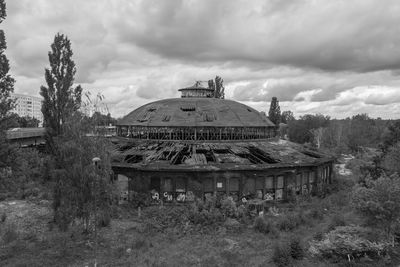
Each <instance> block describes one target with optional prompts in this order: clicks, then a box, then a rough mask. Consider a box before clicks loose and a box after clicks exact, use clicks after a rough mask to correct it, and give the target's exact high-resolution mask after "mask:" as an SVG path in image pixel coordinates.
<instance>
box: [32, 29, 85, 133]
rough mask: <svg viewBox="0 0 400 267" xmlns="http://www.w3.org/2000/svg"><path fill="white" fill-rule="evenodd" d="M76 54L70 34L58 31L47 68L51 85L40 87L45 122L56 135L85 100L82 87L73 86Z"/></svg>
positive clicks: (48, 82)
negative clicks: (73, 56)
mask: <svg viewBox="0 0 400 267" xmlns="http://www.w3.org/2000/svg"><path fill="white" fill-rule="evenodd" d="M72 54H73V53H72V50H71V42H70V40H69V39H68V38H67V36H65V35H63V34H60V33H58V34H56V36H55V37H54V42H53V44H52V45H51V51H50V52H49V62H50V69H48V68H46V69H45V79H46V83H47V87H46V86H41V87H40V94H41V95H42V96H43V104H42V113H43V118H44V126H45V127H46V128H47V129H48V131H49V132H50V134H51V135H54V136H57V135H60V134H62V133H63V132H64V129H63V127H64V125H65V124H66V123H67V121H68V119H69V118H70V117H71V116H73V115H74V113H75V112H76V111H77V110H78V109H79V108H80V104H81V94H82V88H81V86H77V87H75V88H74V87H73V83H74V76H75V73H76V67H75V62H74V61H73V60H72Z"/></svg>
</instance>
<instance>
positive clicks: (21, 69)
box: [1, 0, 400, 118]
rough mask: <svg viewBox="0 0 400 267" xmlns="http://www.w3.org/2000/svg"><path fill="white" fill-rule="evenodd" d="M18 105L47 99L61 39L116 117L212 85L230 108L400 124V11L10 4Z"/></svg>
mask: <svg viewBox="0 0 400 267" xmlns="http://www.w3.org/2000/svg"><path fill="white" fill-rule="evenodd" d="M7 13H8V17H7V19H6V20H5V21H4V22H3V23H2V24H1V27H2V28H3V29H4V30H5V33H6V38H7V43H8V50H7V56H8V58H9V60H10V64H11V69H12V75H13V76H14V77H15V79H16V80H17V82H16V88H15V91H16V92H17V93H24V94H31V95H39V88H40V85H42V84H45V81H44V69H45V68H46V67H47V66H48V58H47V53H48V51H49V50H50V44H51V43H52V41H53V39H54V35H55V34H56V33H57V32H60V33H64V34H66V35H67V36H68V37H69V39H71V41H72V49H73V51H74V56H73V59H74V60H75V63H76V65H77V76H76V80H75V82H76V83H77V84H81V85H82V86H83V87H84V89H85V90H88V91H91V93H92V94H97V93H98V92H101V93H102V94H103V95H104V96H105V101H106V102H107V105H108V107H109V109H110V111H111V113H112V115H113V116H115V117H120V116H123V115H125V114H126V113H128V112H129V111H130V110H132V109H134V108H137V107H138V106H140V105H142V104H145V103H147V102H150V101H154V100H157V99H163V98H171V97H179V93H178V91H177V89H178V88H181V87H185V86H189V85H191V84H193V83H194V81H195V80H208V79H211V78H213V77H215V75H219V76H221V77H222V78H223V79H224V83H225V87H226V89H225V91H226V98H229V99H234V100H237V101H240V102H242V103H245V104H248V105H250V106H252V107H254V108H256V109H257V110H260V111H266V110H268V108H269V103H270V101H271V97H272V96H277V97H278V99H279V100H280V105H281V110H292V111H293V112H294V113H295V115H297V116H299V115H302V114H306V113H323V114H327V115H330V116H332V117H336V118H344V117H347V116H352V115H355V114H358V113H368V114H369V115H370V116H372V117H382V118H400V27H399V25H400V1H398V0H393V1H391V0H386V1H379V0H374V1H373V0H335V1H331V0H326V1H324V0H318V1H317V0H294V1H280V0H252V1H248V0H225V1H224V0H218V1H215V0H157V1H156V0H142V1H134V0H118V1H114V0H85V1H82V0H35V1H32V0H8V1H7Z"/></svg>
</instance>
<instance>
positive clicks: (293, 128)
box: [288, 114, 330, 144]
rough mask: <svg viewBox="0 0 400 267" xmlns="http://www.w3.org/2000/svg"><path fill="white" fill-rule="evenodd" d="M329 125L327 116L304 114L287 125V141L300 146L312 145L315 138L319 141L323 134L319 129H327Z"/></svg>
mask: <svg viewBox="0 0 400 267" xmlns="http://www.w3.org/2000/svg"><path fill="white" fill-rule="evenodd" d="M329 123H330V117H329V116H324V115H322V114H315V115H312V114H306V115H304V116H301V117H300V118H299V119H298V120H294V121H292V122H291V123H290V124H289V131H288V132H289V139H290V140H291V141H293V142H297V143H301V144H304V143H313V142H315V138H316V137H317V138H318V140H321V139H322V138H323V137H322V136H321V135H322V134H323V133H324V130H321V129H324V128H326V127H328V126H329ZM318 129H320V130H318ZM315 143H317V142H315Z"/></svg>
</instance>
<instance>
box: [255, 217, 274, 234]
mask: <svg viewBox="0 0 400 267" xmlns="http://www.w3.org/2000/svg"><path fill="white" fill-rule="evenodd" d="M254 229H255V230H256V231H258V232H260V233H263V234H269V233H273V232H276V228H275V225H274V224H273V223H272V222H271V221H270V220H265V219H264V218H263V217H257V218H256V219H255V220H254Z"/></svg>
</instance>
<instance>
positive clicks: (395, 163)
mask: <svg viewBox="0 0 400 267" xmlns="http://www.w3.org/2000/svg"><path fill="white" fill-rule="evenodd" d="M399 163H400V142H398V143H397V144H395V145H394V146H392V147H390V148H389V149H387V152H386V153H385V155H384V157H383V164H382V165H383V167H384V168H385V169H386V170H387V171H389V172H397V173H398V174H400V165H399Z"/></svg>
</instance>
